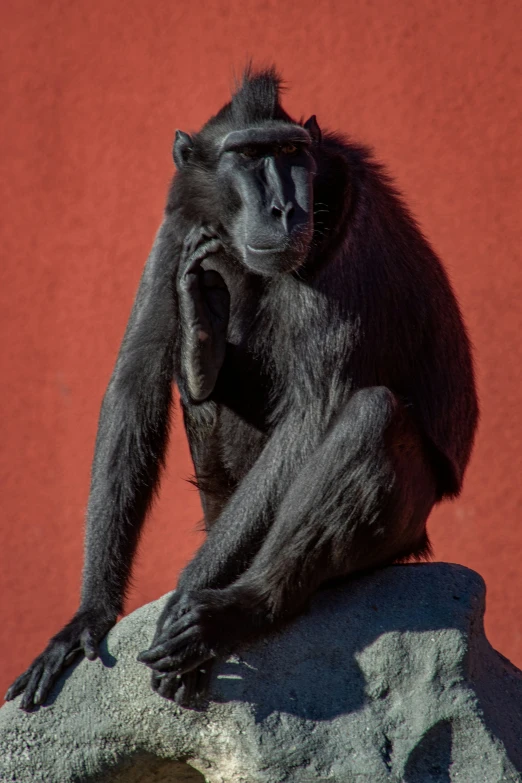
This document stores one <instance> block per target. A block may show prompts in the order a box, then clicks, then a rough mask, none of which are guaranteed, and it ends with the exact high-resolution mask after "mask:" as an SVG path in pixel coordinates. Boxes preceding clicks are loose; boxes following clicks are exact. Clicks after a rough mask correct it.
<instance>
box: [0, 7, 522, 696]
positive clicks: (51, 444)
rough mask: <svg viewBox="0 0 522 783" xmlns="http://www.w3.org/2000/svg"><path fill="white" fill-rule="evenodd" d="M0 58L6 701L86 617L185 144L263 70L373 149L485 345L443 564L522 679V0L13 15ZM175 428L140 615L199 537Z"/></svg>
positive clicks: (440, 527) (145, 551)
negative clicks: (131, 357)
mask: <svg viewBox="0 0 522 783" xmlns="http://www.w3.org/2000/svg"><path fill="white" fill-rule="evenodd" d="M1 16H2V18H1V19H0V23H1V29H2V46H1V47H0V58H1V63H0V66H1V73H2V79H1V80H0V105H1V106H2V111H1V112H0V138H1V139H2V144H1V156H2V163H1V165H2V173H1V176H0V182H1V187H2V188H3V189H4V192H3V194H2V199H1V203H2V211H3V215H2V227H1V231H2V237H1V243H0V247H1V261H0V276H1V277H0V300H1V301H0V318H1V319H2V339H1V345H0V383H1V410H2V425H1V438H0V450H1V452H0V473H1V481H2V483H1V487H2V496H1V509H2V517H1V519H2V522H1V523H0V535H1V539H2V540H1V544H0V602H1V605H0V617H1V619H0V651H1V652H0V657H1V660H2V666H1V668H0V677H1V679H2V680H3V682H2V683H0V686H1V688H2V689H3V687H4V686H6V685H7V684H8V682H9V681H10V680H11V678H12V677H14V675H16V674H17V673H18V672H19V671H21V670H22V669H23V668H24V667H25V666H26V665H27V664H28V663H29V662H30V660H31V659H32V658H33V656H34V655H35V654H36V653H38V652H39V651H40V650H41V648H42V646H43V645H44V643H45V641H46V639H47V638H48V637H49V636H50V635H51V634H52V633H54V632H55V631H56V630H57V629H58V628H59V627H60V626H61V625H62V624H63V622H64V621H65V620H67V619H68V617H69V616H70V614H71V613H72V612H73V611H74V609H75V606H76V602H77V599H78V588H79V578H80V569H81V559H82V538H83V515H84V509H85V503H86V499H87V490H88V482H89V465H90V459H91V455H92V450H93V442H94V436H95V430H96V421H97V415H98V410H99V405H100V401H101V397H102V394H103V391H104V387H105V385H106V383H107V380H108V377H109V374H110V372H111V367H112V364H113V362H114V358H115V356H116V352H117V349H118V345H119V341H120V339H121V337H122V334H123V330H124V326H125V322H126V318H127V315H128V313H129V309H130V306H131V303H132V299H133V295H134V291H135V289H136V285H137V282H138V279H139V276H140V272H141V268H142V265H143V263H144V260H145V258H146V256H147V253H148V250H149V247H150V245H151V242H152V239H153V236H154V233H155V230H156V228H157V226H158V224H159V222H160V219H161V214H162V208H163V203H164V198H165V193H166V187H167V183H168V181H169V178H170V176H171V173H172V170H173V165H172V162H171V157H170V149H171V144H172V140H173V134H174V129H175V128H176V127H178V126H181V127H182V128H184V129H186V130H190V129H197V128H198V127H199V125H200V124H201V123H202V122H203V121H204V120H205V119H206V118H207V116H208V115H209V113H210V112H213V111H214V110H216V109H217V108H218V107H219V106H220V105H221V104H222V103H223V102H224V101H225V100H226V99H227V96H228V95H229V88H230V85H231V84H232V77H233V74H234V72H236V73H237V72H240V70H241V68H242V66H243V65H244V63H245V62H246V60H247V58H248V57H250V56H251V57H252V58H253V60H254V62H256V63H258V64H259V63H261V64H267V63H272V62H274V61H275V62H276V63H277V65H278V67H279V68H280V69H281V70H282V72H283V74H284V77H285V79H286V80H287V82H288V84H289V86H291V91H289V92H288V95H287V99H286V105H287V107H288V109H289V111H290V112H292V113H295V114H296V115H297V116H300V115H301V114H303V115H308V114H310V113H312V112H315V113H317V116H318V118H319V121H320V122H321V123H322V124H323V125H324V126H327V127H330V128H341V129H343V130H345V131H348V132H350V133H351V134H353V136H354V137H356V138H359V139H361V140H364V141H366V142H368V143H370V144H372V145H374V147H375V148H376V150H377V151H378V155H379V157H380V158H381V159H382V160H384V161H385V162H386V163H387V164H388V166H389V168H390V170H391V172H392V173H393V174H394V175H396V177H397V180H398V183H399V185H400V187H401V188H402V189H403V190H404V192H405V193H406V195H407V198H408V201H409V203H410V204H411V206H412V208H413V210H414V212H415V213H416V214H417V216H418V217H419V219H420V221H421V224H422V226H423V227H424V229H425V231H426V233H427V234H428V236H429V237H430V239H431V240H432V242H433V244H434V246H435V248H436V249H437V250H438V251H439V252H440V254H441V256H442V257H443V258H444V259H445V261H446V265H447V267H448V269H449V272H450V274H451V277H452V279H453V282H454V284H455V288H456V290H457V293H458V295H459V298H460V301H461V304H462V307H463V310H464V313H465V316H466V319H467V323H468V325H469V328H470V332H471V336H472V339H473V342H474V344H475V349H476V352H475V353H476V360H477V368H478V379H479V386H480V395H481V401H482V423H481V428H480V432H479V436H478V441H477V445H476V449H475V453H474V457H473V461H472V464H471V467H470V469H469V472H468V475H467V482H466V487H465V491H464V493H463V495H462V497H461V499H460V500H459V501H458V502H456V503H453V504H445V505H443V506H442V507H440V508H439V509H438V510H437V511H436V513H434V514H433V517H432V519H431V524H430V530H431V535H432V538H433V541H434V544H435V554H436V557H437V558H438V559H442V560H449V561H453V562H458V563H463V564H465V565H468V566H470V567H472V568H475V569H477V570H478V571H479V572H480V573H481V574H482V575H483V576H484V577H485V579H486V582H487V585H488V612H487V627H488V632H489V635H490V638H491V640H492V642H493V644H494V645H496V646H497V647H498V648H499V649H500V650H501V651H502V652H503V653H504V654H506V655H507V656H509V657H510V658H511V659H512V660H513V661H514V662H515V663H517V664H518V665H519V666H521V667H522V572H521V568H520V561H521V555H522V531H521V530H520V527H519V522H520V506H521V500H522V478H521V448H522V443H521V428H520V424H521V412H520V410H521V400H520V383H521V381H522V364H521V361H520V358H521V357H520V337H519V332H520V326H521V322H520V299H521V296H522V272H521V266H520V253H521V247H522V221H521V208H522V189H521V186H520V183H521V181H522V171H521V164H522V133H521V128H522V116H521V113H522V112H521V101H520V87H521V84H520V73H521V68H522V47H521V46H520V37H519V33H520V29H521V26H522V5H521V4H520V2H519V1H518V0H504V1H503V2H502V3H499V2H493V0H479V1H478V2H477V0H460V1H459V2H447V0H444V1H443V2H440V3H428V2H425V3H420V2H418V0H396V1H395V2H390V0H368V2H366V3H364V4H363V3H356V2H354V0H323V2H321V3H319V2H312V1H311V0H301V3H299V4H298V3H280V2H275V0H263V1H262V2H255V0H226V2H208V1H207V2H199V3H194V4H192V6H191V5H190V4H188V3H182V2H175V3H174V2H163V1H162V0H156V2H153V3H143V2H137V1H136V0H103V2H102V0H90V2H76V3H71V2H65V0H61V2H57V1H56V0H46V2H37V0H4V2H3V3H2V11H1ZM190 470H191V467H190V464H189V460H188V455H187V448H186V444H185V440H184V436H183V433H182V429H181V426H180V422H179V420H177V421H176V427H175V430H174V434H173V438H172V446H171V451H170V457H169V462H168V472H167V473H168V474H167V476H166V479H165V481H164V484H163V491H162V494H161V498H160V501H159V502H158V504H157V506H156V508H155V510H154V513H153V514H152V518H151V519H150V521H149V523H148V525H147V529H146V533H145V536H144V539H143V544H142V547H141V552H140V556H139V562H138V565H137V567H136V569H135V575H134V588H133V590H132V594H131V600H130V608H134V607H136V606H137V605H139V604H141V603H144V602H146V601H150V600H152V599H153V598H156V597H157V596H159V595H161V594H162V593H163V592H165V591H167V590H169V589H170V588H172V587H173V586H174V584H175V581H176V575H177V573H178V571H179V569H180V568H181V566H182V565H183V563H185V562H186V561H187V559H188V558H189V557H190V555H191V553H192V552H193V550H194V548H195V547H196V546H197V544H198V542H199V541H200V540H201V533H199V532H198V530H197V521H198V519H199V517H200V510H199V505H198V500H197V495H196V493H195V490H194V489H192V488H191V486H189V485H188V484H187V483H185V482H184V477H186V476H187V475H188V474H189V473H190Z"/></svg>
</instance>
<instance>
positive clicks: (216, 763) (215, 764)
mask: <svg viewBox="0 0 522 783" xmlns="http://www.w3.org/2000/svg"><path fill="white" fill-rule="evenodd" d="M484 595H485V588H484V584H483V581H482V579H481V578H480V577H479V576H478V574H476V573H474V572H473V571H470V570H468V569H466V568H463V567H461V566H454V565H447V564H444V563H435V564H429V565H407V566H393V567H390V568H386V569H383V570H380V571H376V572H375V573H373V574H370V575H366V576H363V577H360V578H357V579H354V580H353V581H351V582H349V583H348V584H345V585H343V586H340V587H335V588H329V589H325V590H323V591H321V592H320V593H319V594H318V595H317V596H316V598H315V599H314V601H313V603H312V606H311V608H310V610H309V612H308V613H307V614H306V615H303V616H302V617H300V618H298V619H297V620H296V621H295V622H294V623H293V624H292V625H291V626H289V627H288V628H286V629H285V630H284V631H282V632H280V633H277V634H273V635H272V636H270V638H266V639H264V640H262V641H259V642H258V643H256V644H254V645H251V646H250V647H248V648H244V649H242V650H241V651H240V652H239V654H238V655H236V656H233V657H231V658H229V659H228V660H227V661H222V662H220V663H219V664H217V665H216V667H215V671H214V675H213V681H212V702H211V703H210V705H209V707H208V709H207V710H206V711H204V712H196V711H192V710H186V709H181V708H179V707H177V706H176V705H175V704H173V703H171V702H168V701H166V700H164V699H162V698H161V697H159V696H158V695H156V694H155V693H153V691H152V690H151V689H150V686H149V673H148V670H147V669H146V667H145V666H143V665H142V664H139V663H137V662H136V654H137V652H138V651H139V650H142V649H144V648H145V647H146V646H147V645H148V643H149V642H150V640H151V638H152V635H153V631H154V625H155V621H156V618H157V617H158V615H159V613H160V610H161V608H162V605H163V603H164V601H165V598H166V597H165V598H163V599H161V600H160V601H156V602H154V603H152V604H149V605H148V606H144V607H143V608H141V609H139V610H138V611H136V612H134V613H133V614H131V615H130V616H129V617H126V618H125V619H124V620H122V621H121V622H120V623H118V625H117V626H116V627H115V628H114V629H113V630H112V631H111V633H110V634H109V636H108V637H107V639H106V641H105V642H104V649H103V661H96V662H95V663H89V662H87V661H82V662H80V663H79V664H77V665H76V666H74V667H72V668H70V669H69V670H68V671H67V672H66V674H65V676H64V677H63V678H62V680H61V681H60V683H58V685H57V687H56V689H55V691H54V693H53V695H52V698H51V700H50V703H49V705H48V706H46V707H44V708H41V709H40V710H38V711H37V712H34V713H32V714H25V713H23V712H22V711H21V710H19V709H18V707H17V703H18V699H17V700H16V701H15V702H11V703H9V704H6V705H5V706H4V707H3V708H2V709H1V710H0V780H2V781H4V782H7V781H16V782H17V783H24V782H25V781H27V782H29V781H31V783H39V782H40V781H42V782H43V781H45V783H54V782H56V783H69V781H70V782H71V783H72V782H73V781H74V783H79V782H80V781H112V782H113V783H114V782H115V781H122V782H123V781H125V783H138V782H139V783H150V782H152V781H155V783H167V781H169V783H173V782H174V781H186V782H187V783H188V781H203V780H206V781H208V783H282V781H285V783H312V782H313V783H323V781H324V783H326V781H328V783H352V782H353V783H381V781H382V783H384V782H385V781H386V782H388V783H392V782H393V783H397V782H398V781H403V783H450V781H452V782H453V781H454V782H455V783H497V781H498V783H500V781H508V782H509V781H522V673H521V672H520V671H518V670H517V669H515V667H514V666H512V665H511V664H510V663H509V661H507V660H506V659H505V658H503V657H502V656H501V655H500V654H499V653H497V652H495V650H493V649H492V648H491V646H490V645H489V643H488V641H487V640H486V638H485V636H484V630H483V625H482V617H483V611H484ZM196 770H200V772H197V771H196ZM200 773H201V774H200Z"/></svg>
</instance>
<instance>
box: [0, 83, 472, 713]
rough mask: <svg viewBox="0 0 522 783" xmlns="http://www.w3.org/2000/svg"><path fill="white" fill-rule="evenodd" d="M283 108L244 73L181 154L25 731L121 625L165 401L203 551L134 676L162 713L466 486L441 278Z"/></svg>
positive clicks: (362, 167)
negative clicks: (196, 496)
mask: <svg viewBox="0 0 522 783" xmlns="http://www.w3.org/2000/svg"><path fill="white" fill-rule="evenodd" d="M279 93H280V81H279V78H278V76H277V75H276V73H275V71H273V70H267V71H260V72H254V71H253V70H251V69H248V70H247V72H246V73H245V76H244V79H243V82H242V84H241V85H240V86H239V88H238V90H237V91H236V93H235V94H234V96H233V98H232V100H231V102H230V103H228V104H226V105H225V106H224V107H223V108H222V109H221V110H220V111H219V113H218V114H217V115H216V116H214V117H212V118H211V119H210V120H209V121H208V122H207V123H206V125H205V126H204V127H203V128H202V129H201V131H200V132H199V133H197V134H195V135H193V136H192V137H191V136H188V135H187V134H185V133H182V132H179V131H178V133H177V134H176V140H175V144H174V159H175V162H176V166H177V169H178V172H177V174H176V176H175V178H174V180H173V183H172V186H171V189H170V193H169V197H168V202H167V206H166V211H165V217H164V221H163V224H162V226H161V228H160V230H159V233H158V235H157V238H156V241H155V243H154V246H153V248H152V252H151V255H150V257H149V259H148V261H147V264H146V266H145V271H144V273H143V277H142V280H141V283H140V286H139V290H138V294H137V297H136V301H135V303H134V307H133V310H132V314H131V316H130V321H129V324H128V327H127V331H126V333H125V337H124V339H123V344H122V346H121V350H120V353H119V356H118V359H117V362H116V367H115V370H114V373H113V375H112V378H111V380H110V383H109V386H108V389H107V392H106V394H105V397H104V400H103V405H102V409H101V415H100V423H99V430H98V437H97V441H96V450H95V456H94V463H93V470H92V488H91V494H90V500H89V507H88V514H87V535H86V550H85V568H84V575H83V588H82V595H81V603H80V607H79V609H78V611H77V613H76V614H75V615H74V617H73V618H72V620H71V621H70V622H69V623H68V624H67V625H66V626H65V627H64V628H63V629H62V630H61V631H60V632H59V633H58V634H57V635H56V636H55V637H53V639H51V641H50V642H49V645H48V646H47V648H46V649H45V651H44V652H43V653H42V654H41V655H40V656H39V657H38V658H36V660H35V661H34V662H33V664H32V665H31V666H30V667H29V669H28V670H27V671H26V672H25V673H24V674H22V675H21V676H20V677H19V678H18V679H17V680H16V682H15V683H14V684H13V685H12V686H11V688H10V689H9V691H8V693H7V697H6V698H8V699H12V698H14V697H15V696H17V695H18V694H20V693H22V692H23V697H22V700H21V707H22V708H23V709H26V710H27V709H31V708H33V707H34V706H36V705H40V704H42V703H43V702H44V701H45V699H46V696H47V695H48V693H49V690H50V688H51V687H52V685H53V683H54V682H55V681H56V679H57V677H58V676H59V675H60V673H61V672H62V670H63V669H64V667H65V666H67V664H68V663H69V662H70V661H71V660H72V659H73V658H74V657H75V656H77V655H79V654H82V653H83V654H85V655H86V656H87V658H89V659H91V660H92V659H94V658H96V656H97V652H98V651H97V648H98V644H99V643H100V641H101V640H102V639H103V637H104V636H105V634H106V633H107V632H108V631H109V629H110V628H111V626H112V625H113V624H114V623H115V622H116V619H117V617H118V615H119V614H120V613H121V612H122V609H123V601H124V594H125V589H126V585H127V582H128V578H129V572H130V568H131V563H132V559H133V555H134V552H135V549H136V545H137V543H138V538H139V534H140V529H141V527H142V523H143V520H144V517H145V515H146V512H147V510H148V508H149V506H150V503H151V499H152V497H153V493H154V490H155V488H156V486H157V483H158V478H159V475H160V469H161V466H162V462H163V457H164V454H165V447H166V444H167V437H168V429H169V412H170V408H171V388H172V381H173V380H174V381H175V382H176V384H177V385H178V388H179V391H180V395H181V405H182V409H183V416H184V422H185V427H186V431H187V435H188V439H189V443H190V448H191V453H192V458H193V461H194V466H195V473H196V479H197V483H198V486H199V490H200V493H201V501H202V504H203V510H204V515H205V522H206V527H207V531H208V534H207V538H206V540H205V542H204V543H203V545H202V546H201V548H200V550H199V551H198V552H197V554H196V555H195V557H194V558H193V560H192V561H191V562H190V563H189V564H188V565H187V567H186V568H185V570H184V571H183V573H182V574H181V576H180V579H179V582H178V589H177V590H176V592H175V593H174V594H173V595H172V597H171V598H170V599H169V600H168V602H167V604H166V606H165V609H164V611H163V613H162V615H161V617H160V619H159V622H158V627H157V631H156V635H155V637H154V639H153V641H152V644H151V646H150V649H149V650H147V651H144V652H142V653H140V655H139V660H140V661H142V662H144V663H146V664H147V665H148V666H149V667H150V668H151V670H152V685H153V687H154V688H155V689H156V690H157V692H158V693H159V694H161V695H162V696H165V697H167V698H173V699H175V700H176V701H178V703H180V704H185V705H190V704H197V701H198V699H199V697H200V695H201V694H204V692H205V686H206V678H207V677H208V671H209V668H210V662H211V660H212V659H213V658H214V657H215V656H221V655H223V654H225V653H227V652H229V651H231V650H234V649H237V648H238V647H239V646H240V645H241V644H242V643H243V642H245V641H246V640H249V639H251V638H254V637H255V636H257V635H260V634H266V633H268V632H269V631H270V630H271V629H273V628H274V627H277V626H279V625H280V624H281V623H283V622H285V621H287V620H288V619H290V618H292V617H293V616H295V615H296V614H297V613H299V612H300V611H302V610H303V608H304V607H305V606H306V603H307V601H308V599H309V598H310V596H311V595H312V594H313V593H314V591H316V590H317V589H318V588H319V587H320V586H321V585H323V584H325V583H326V582H328V581H331V580H334V579H339V578H343V577H348V576H349V575H350V574H354V573H355V572H357V571H361V570H364V569H370V568H374V567H375V566H383V565H386V564H389V563H393V562H396V561H405V560H408V559H422V558H424V557H426V556H428V555H429V552H430V545H429V540H428V536H427V534H426V520H427V517H428V515H429V513H430V511H431V509H432V507H433V505H434V504H435V503H436V502H438V501H440V500H441V499H442V498H444V497H454V496H456V495H457V494H458V492H459V490H460V488H461V485H462V479H463V474H464V470H465V468H466V465H467V462H468V459H469V456H470V451H471V447H472V443H473V437H474V432H475V428H476V423H477V416H478V408H477V400H476V394H475V386H474V376H473V366H472V360H471V355H470V345H469V341H468V338H467V335H466V331H465V328H464V326H463V323H462V319H461V315H460V313H459V308H458V305H457V303H456V301H455V297H454V295H453V293H452V290H451V287H450V284H449V282H448V279H447V277H446V274H445V272H444V270H443V268H442V266H441V264H440V262H439V260H438V259H437V257H436V255H435V253H434V252H433V250H432V249H431V248H430V246H429V244H428V242H427V241H426V239H425V238H424V237H423V236H422V234H421V232H420V230H419V228H418V226H417V225H416V223H415V221H414V220H413V218H412V217H411V215H410V214H409V212H408V210H407V208H406V207H405V206H404V204H403V202H402V200H401V199H400V197H399V195H398V194H397V192H396V190H395V189H394V187H393V185H392V183H391V182H390V180H389V178H388V177H387V176H386V174H385V173H384V172H383V170H382V168H381V166H380V165H378V164H377V163H376V162H375V161H374V160H373V159H372V157H371V154H370V152H369V151H368V150H367V149H366V148H364V147H362V146H359V145H357V144H353V143H352V142H350V141H346V140H345V139H344V138H343V137H341V136H339V135H337V134H332V133H323V134H322V133H321V131H320V129H319V126H318V124H317V122H316V119H315V117H312V118H311V119H310V120H308V121H307V122H305V123H298V122H296V121H294V120H292V119H291V118H290V117H289V115H288V114H287V113H286V112H285V111H284V110H283V109H282V108H281V105H280V97H279ZM137 652H138V651H137Z"/></svg>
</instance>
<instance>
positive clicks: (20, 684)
mask: <svg viewBox="0 0 522 783" xmlns="http://www.w3.org/2000/svg"><path fill="white" fill-rule="evenodd" d="M30 677H31V669H27V671H25V672H24V673H23V674H21V675H20V676H19V677H17V678H16V680H15V681H14V682H13V684H12V685H10V686H9V688H8V689H7V693H6V694H5V697H4V698H5V700H6V701H12V699H16V697H17V696H19V695H20V694H21V693H22V691H23V690H24V688H25V686H26V685H27V683H28V682H29V679H30Z"/></svg>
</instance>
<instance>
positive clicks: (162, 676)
mask: <svg viewBox="0 0 522 783" xmlns="http://www.w3.org/2000/svg"><path fill="white" fill-rule="evenodd" d="M211 673H212V661H206V663H204V664H202V665H201V666H198V668H197V669H193V670H192V671H190V672H187V673H186V674H176V673H173V672H156V671H154V672H153V673H152V678H151V685H152V689H153V690H154V691H156V693H158V694H159V695H160V696H163V698H164V699H169V700H170V701H174V702H176V704H179V706H180V707H186V708H187V709H193V710H197V709H203V708H204V707H206V706H207V698H206V697H207V694H208V689H209V685H210V675H211Z"/></svg>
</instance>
